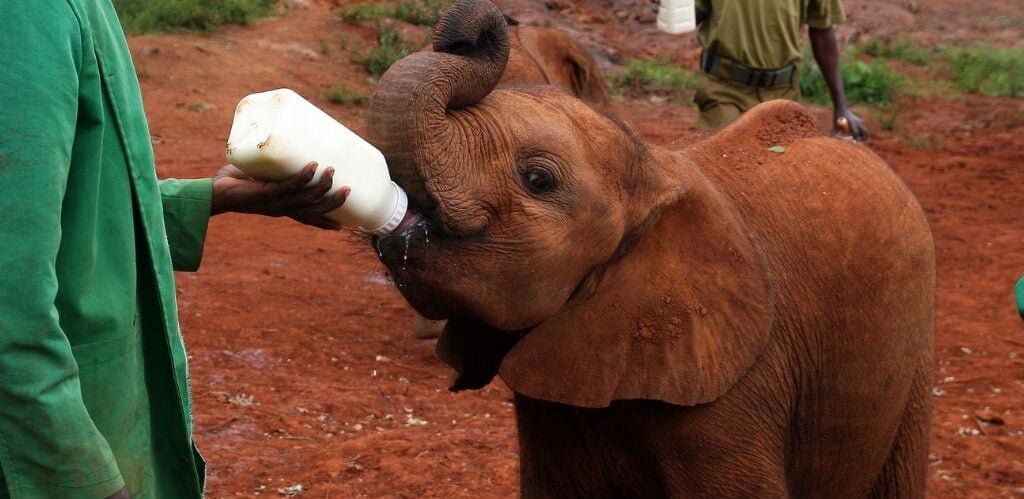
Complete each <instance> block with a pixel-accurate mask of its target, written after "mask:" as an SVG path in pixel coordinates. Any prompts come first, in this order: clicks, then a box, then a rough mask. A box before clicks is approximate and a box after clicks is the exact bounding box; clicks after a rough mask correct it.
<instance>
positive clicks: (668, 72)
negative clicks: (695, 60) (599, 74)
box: [611, 59, 698, 94]
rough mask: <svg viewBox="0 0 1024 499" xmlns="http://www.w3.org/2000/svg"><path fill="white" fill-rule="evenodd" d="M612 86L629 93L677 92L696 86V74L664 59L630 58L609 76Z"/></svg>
mask: <svg viewBox="0 0 1024 499" xmlns="http://www.w3.org/2000/svg"><path fill="white" fill-rule="evenodd" d="M611 80H612V81H611V83H612V86H613V87H614V88H616V89H619V90H621V91H624V92H626V93H630V94H645V93H657V94H677V93H681V92H685V91H688V90H693V89H694V88H696V87H697V82H698V80H697V74H696V73H695V72H693V71H688V70H684V69H683V68H680V67H679V66H676V65H674V64H673V63H671V62H669V61H666V60H655V59H630V60H628V61H626V67H625V69H624V70H623V71H622V72H621V73H620V74H618V75H615V76H613V77H612V78H611Z"/></svg>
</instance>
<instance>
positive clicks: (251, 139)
mask: <svg viewBox="0 0 1024 499" xmlns="http://www.w3.org/2000/svg"><path fill="white" fill-rule="evenodd" d="M227 156H228V161H229V162H230V163H231V164H233V165H235V166H237V167H238V168H239V169H240V170H242V171H243V172H245V173H246V174H247V175H249V176H250V177H253V178H255V179H259V180H265V181H275V182H276V181H280V180H284V179H286V178H289V177H291V176H293V175H295V174H297V173H299V172H300V171H302V168H303V167H305V166H306V165H307V164H309V163H310V162H311V161H316V162H317V163H318V165H319V166H318V167H317V171H316V175H315V176H314V177H313V181H314V182H315V181H317V180H319V179H320V176H321V175H322V174H323V171H324V169H325V168H327V167H328V166H330V167H333V168H334V182H333V186H332V187H331V190H330V192H331V193H333V192H336V191H337V190H338V189H340V188H341V187H342V186H349V187H350V188H351V192H350V193H349V196H348V199H347V200H346V201H345V204H343V205H342V206H341V207H340V208H338V209H337V210H334V211H332V212H330V213H328V214H327V215H326V216H327V217H329V218H331V219H333V220H335V221H337V222H339V223H341V224H344V225H349V226H357V227H360V228H362V229H363V230H365V231H367V232H371V233H373V234H378V235H383V234H387V233H389V232H391V231H393V230H395V228H396V227H398V225H399V224H400V223H401V221H402V218H403V217H405V212H406V209H407V208H408V204H409V201H408V198H407V197H406V194H405V191H403V190H402V189H401V188H400V187H398V185H397V184H395V183H394V182H392V181H391V176H390V175H389V173H388V167H387V163H386V162H385V160H384V155H383V154H381V152H380V151H378V150H377V148H375V147H373V146H372V145H370V144H369V143H368V142H366V141H365V140H363V139H362V138H361V137H359V136H358V135H356V134H355V133H353V132H352V131H351V130H349V129H348V128H345V127H344V126H343V125H342V124H341V123H338V122H337V121H335V120H334V118H331V117H330V116H328V115H327V113H325V112H323V111H321V110H320V109H319V108H317V107H316V106H314V105H313V104H310V103H309V102H308V101H307V100H306V99H303V98H302V97H300V96H299V95H298V94H296V93H295V92H293V91H291V90H288V89H281V90H273V91H270V92H263V93H258V94H252V95H250V96H248V97H246V98H244V99H242V101H241V102H239V103H238V108H237V109H235V121H234V123H233V124H232V125H231V135H230V137H229V138H228V144H227Z"/></svg>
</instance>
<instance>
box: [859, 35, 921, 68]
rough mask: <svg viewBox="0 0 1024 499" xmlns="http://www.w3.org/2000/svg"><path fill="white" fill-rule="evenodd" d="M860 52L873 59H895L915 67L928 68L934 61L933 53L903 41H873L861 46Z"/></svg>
mask: <svg viewBox="0 0 1024 499" xmlns="http://www.w3.org/2000/svg"><path fill="white" fill-rule="evenodd" d="M860 50H861V51H863V52H864V53H865V54H867V55H870V56H871V57H881V58H885V59H895V60H897V61H904V62H909V63H910V64H913V65H915V66H927V65H928V63H930V62H931V61H932V51H930V50H926V49H923V48H921V47H919V46H917V44H915V43H913V42H909V41H906V40H901V41H898V42H895V43H890V42H885V41H882V40H879V39H873V40H871V41H869V42H867V43H865V44H863V45H861V46H860Z"/></svg>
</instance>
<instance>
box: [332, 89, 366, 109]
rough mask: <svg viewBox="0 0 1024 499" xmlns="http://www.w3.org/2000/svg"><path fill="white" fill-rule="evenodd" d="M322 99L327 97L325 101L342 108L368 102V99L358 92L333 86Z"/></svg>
mask: <svg viewBox="0 0 1024 499" xmlns="http://www.w3.org/2000/svg"><path fill="white" fill-rule="evenodd" d="M324 97H327V100H329V101H331V102H333V103H335V104H341V105H342V106H350V105H361V104H365V103H366V101H367V100H369V97H367V96H366V94H364V93H362V92H360V91H359V90H356V89H353V88H351V87H347V86H342V85H335V86H334V87H332V88H331V89H330V90H328V91H327V92H326V93H325V94H324Z"/></svg>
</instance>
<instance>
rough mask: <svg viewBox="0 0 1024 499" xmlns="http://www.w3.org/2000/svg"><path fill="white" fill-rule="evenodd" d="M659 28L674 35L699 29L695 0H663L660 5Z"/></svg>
mask: <svg viewBox="0 0 1024 499" xmlns="http://www.w3.org/2000/svg"><path fill="white" fill-rule="evenodd" d="M658 29H660V30H661V31H664V32H666V33H671V34H673V35H678V34H680V33H689V32H690V31H693V30H695V29H697V10H696V6H695V5H694V0H661V5H660V6H659V7H658Z"/></svg>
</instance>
